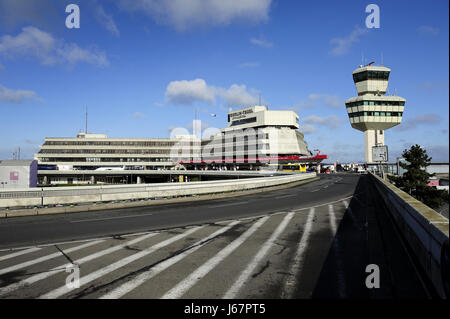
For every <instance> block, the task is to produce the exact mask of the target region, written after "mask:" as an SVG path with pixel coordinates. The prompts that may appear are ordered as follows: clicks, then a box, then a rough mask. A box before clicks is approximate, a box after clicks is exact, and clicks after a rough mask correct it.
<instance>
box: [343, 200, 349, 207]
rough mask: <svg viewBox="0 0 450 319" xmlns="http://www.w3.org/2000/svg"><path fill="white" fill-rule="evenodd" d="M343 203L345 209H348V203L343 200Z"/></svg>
mask: <svg viewBox="0 0 450 319" xmlns="http://www.w3.org/2000/svg"><path fill="white" fill-rule="evenodd" d="M342 203H344V206H345V209H347V208H348V202H347V201H346V200H343V201H342Z"/></svg>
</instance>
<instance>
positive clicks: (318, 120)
mask: <svg viewBox="0 0 450 319" xmlns="http://www.w3.org/2000/svg"><path fill="white" fill-rule="evenodd" d="M303 122H305V123H312V124H317V125H320V126H324V127H328V128H330V129H334V128H338V127H339V126H340V125H341V119H340V118H339V117H338V116H336V115H328V116H325V117H320V116H317V115H311V116H308V117H305V118H304V119H303Z"/></svg>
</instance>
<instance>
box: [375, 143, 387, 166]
mask: <svg viewBox="0 0 450 319" xmlns="http://www.w3.org/2000/svg"><path fill="white" fill-rule="evenodd" d="M387 161H388V147H387V145H380V146H373V147H372V162H374V163H377V162H387Z"/></svg>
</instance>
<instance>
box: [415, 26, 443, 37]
mask: <svg viewBox="0 0 450 319" xmlns="http://www.w3.org/2000/svg"><path fill="white" fill-rule="evenodd" d="M417 32H418V33H419V35H423V36H436V35H438V34H439V28H434V27H431V26H428V25H421V26H420V27H418V28H417Z"/></svg>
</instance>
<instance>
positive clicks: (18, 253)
mask: <svg viewBox="0 0 450 319" xmlns="http://www.w3.org/2000/svg"><path fill="white" fill-rule="evenodd" d="M37 250H41V248H39V247H32V248H28V249H25V250H22V251H18V252H15V253H12V254H9V255H5V256H1V257H0V261H3V260H6V259H10V258H14V257H17V256H21V255H25V254H29V253H32V252H35V251H37Z"/></svg>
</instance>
